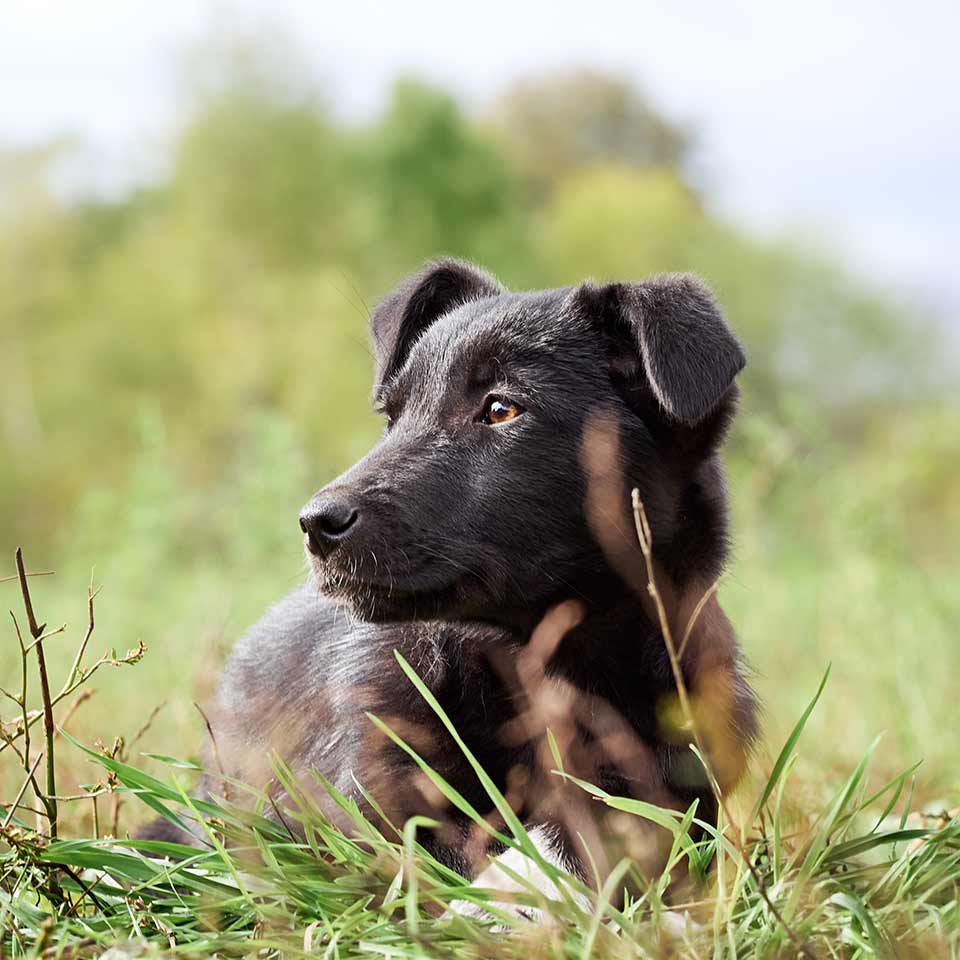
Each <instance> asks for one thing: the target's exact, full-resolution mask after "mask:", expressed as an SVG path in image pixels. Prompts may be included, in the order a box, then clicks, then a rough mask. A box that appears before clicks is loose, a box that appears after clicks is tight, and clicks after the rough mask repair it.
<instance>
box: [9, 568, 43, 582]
mask: <svg viewBox="0 0 960 960" xmlns="http://www.w3.org/2000/svg"><path fill="white" fill-rule="evenodd" d="M54 573H56V571H55V570H34V571H33V572H32V573H25V574H24V576H25V577H52V576H53V575H54ZM19 579H20V574H19V573H12V574H10V576H9V577H0V583H9V582H10V581H11V580H19Z"/></svg>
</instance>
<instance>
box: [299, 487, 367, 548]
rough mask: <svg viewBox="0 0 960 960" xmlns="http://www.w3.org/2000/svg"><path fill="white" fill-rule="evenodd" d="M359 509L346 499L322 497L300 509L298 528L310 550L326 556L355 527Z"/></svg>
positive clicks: (358, 517)
mask: <svg viewBox="0 0 960 960" xmlns="http://www.w3.org/2000/svg"><path fill="white" fill-rule="evenodd" d="M359 519H360V511H359V510H358V509H357V508H356V507H355V506H354V505H353V504H352V503H350V502H349V501H348V500H346V499H341V498H336V499H335V498H332V497H324V498H323V499H320V500H313V501H311V502H310V503H308V504H307V506H305V507H304V508H303V510H301V511H300V529H301V530H302V531H303V532H304V533H305V534H306V535H307V546H308V547H309V548H310V550H311V552H313V553H316V554H319V555H320V556H326V555H327V554H328V553H330V551H331V550H333V548H334V547H336V546H337V544H339V543H342V542H343V541H344V540H346V539H347V537H349V536H350V534H351V533H352V532H353V530H354V529H355V528H356V525H357V521H358V520H359Z"/></svg>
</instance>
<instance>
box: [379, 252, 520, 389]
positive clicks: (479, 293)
mask: <svg viewBox="0 0 960 960" xmlns="http://www.w3.org/2000/svg"><path fill="white" fill-rule="evenodd" d="M499 293H503V287H501V286H500V284H499V283H497V281H496V280H494V279H493V277H491V276H490V275H489V274H487V273H485V272H484V271H483V270H481V269H480V268H479V267H475V266H473V265H472V264H469V263H464V262H463V261H461V260H453V259H444V260H437V261H434V262H432V263H429V264H427V265H426V266H425V267H424V268H423V269H422V270H421V271H420V272H419V273H417V274H414V275H413V276H412V277H409V278H408V279H407V280H405V281H404V282H403V283H402V284H401V285H400V286H399V287H398V288H397V289H396V290H394V291H393V293H391V294H388V295H387V296H386V297H384V299H383V300H382V301H381V302H380V304H379V305H378V306H377V308H376V310H374V311H373V316H372V317H371V318H370V330H371V333H372V335H373V345H374V357H375V359H376V365H377V369H376V379H377V385H378V386H379V385H380V384H383V383H385V382H386V381H387V380H389V379H390V377H392V376H393V375H394V374H395V373H396V372H397V371H398V370H399V369H400V368H401V367H402V366H403V363H404V361H405V360H406V359H407V355H408V354H409V353H410V348H411V346H413V343H414V341H415V340H416V339H417V338H418V337H419V336H420V335H421V334H422V333H423V331H424V330H426V329H427V327H429V326H430V324H431V323H433V322H434V321H435V320H436V319H437V318H438V317H441V316H443V314H445V313H447V312H448V311H450V310H452V309H453V308H454V307H457V306H459V305H460V304H462V303H466V302H467V301H468V300H479V299H481V298H482V297H492V296H496V295H497V294H499Z"/></svg>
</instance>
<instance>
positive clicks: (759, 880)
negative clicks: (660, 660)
mask: <svg viewBox="0 0 960 960" xmlns="http://www.w3.org/2000/svg"><path fill="white" fill-rule="evenodd" d="M631 499H632V502H633V519H634V524H635V525H636V528H637V539H638V541H639V542H640V552H641V553H642V554H643V560H644V564H645V565H646V569H647V592H648V593H649V594H650V596H651V598H652V599H653V602H654V605H655V606H656V609H657V618H658V619H659V621H660V629H661V632H662V633H663V642H664V646H665V647H666V649H667V656H668V657H669V659H670V668H671V670H672V671H673V679H674V683H675V684H676V687H677V698H678V699H679V701H680V709H681V710H682V711H683V716H684V719H685V720H686V722H687V724H688V725H689V727H690V733H691V736H692V737H693V742H694V744H695V745H696V748H697V751H698V753H699V755H700V760H701V762H702V763H703V765H704V769H705V771H706V774H707V779H708V780H709V782H710V788H711V790H712V791H713V794H714V797H715V798H716V801H717V803H718V805H719V806H720V809H721V810H722V811H723V817H724V820H725V822H726V823H728V824H733V823H734V819H733V817H732V816H731V815H730V809H729V807H728V805H727V801H726V798H725V797H724V795H723V791H722V790H721V789H720V784H719V782H718V780H717V778H716V776H715V774H714V771H713V768H712V766H711V764H710V756H709V754H708V753H707V750H706V747H705V744H704V740H703V737H702V736H701V735H700V730H699V727H698V725H697V718H696V715H695V713H694V710H693V708H692V706H691V703H690V696H689V693H688V691H687V684H686V681H685V680H684V677H683V669H682V667H681V662H680V655H679V653H678V652H677V649H676V647H675V646H674V643H673V634H672V632H671V630H670V621H669V618H668V616H667V611H666V608H665V606H664V604H663V599H662V597H661V596H660V591H659V590H658V589H657V583H656V576H655V572H654V565H653V536H652V534H651V531H650V523H649V521H648V520H647V513H646V510H644V508H643V503H642V501H641V500H640V491H639V490H638V489H636V488H634V490H633V493H632V495H631ZM716 588H717V584H714V585H713V587H712V588H711V590H710V591H708V592H707V597H706V598H705V599H701V602H700V603H699V604H697V607H696V609H695V610H694V612H693V616H692V617H691V622H690V624H688V626H687V628H686V630H685V632H684V638H683V644H682V646H681V649H682V648H683V647H685V646H686V643H687V640H688V639H689V636H690V632H691V630H692V629H693V622H694V621H695V620H696V618H697V616H698V615H699V613H700V611H701V610H702V609H703V607H704V605H705V604H706V602H707V599H709V595H710V594H712V593H713V592H714V591H715V590H716ZM730 840H731V842H732V843H733V845H734V847H735V848H736V850H737V853H738V854H739V855H740V858H741V860H742V861H743V863H744V864H745V865H746V867H747V869H748V870H749V871H750V875H751V876H752V877H753V880H754V883H756V885H757V890H758V892H759V893H760V896H761V897H762V898H763V901H764V903H765V904H766V905H767V908H768V909H769V910H770V913H771V914H772V915H773V916H774V917H775V918H776V920H777V923H779V924H780V926H781V927H782V928H783V931H784V933H786V935H787V937H789V939H790V942H791V943H792V944H793V947H794V949H795V950H796V951H797V954H798V955H800V956H803V957H810V958H811V960H813V953H812V952H811V951H810V948H809V947H808V946H807V945H806V944H805V943H804V942H803V941H802V940H801V939H800V938H799V937H798V936H797V934H796V932H795V931H794V930H793V928H792V927H791V926H790V924H789V923H787V921H786V919H785V918H784V916H783V914H782V913H781V912H780V910H779V909H778V907H777V905H776V904H775V903H774V902H773V900H771V899H770V895H769V893H768V891H767V887H766V884H765V883H764V881H763V877H761V876H760V873H759V871H758V870H757V868H756V867H755V866H754V863H753V860H752V859H751V857H750V856H749V855H748V854H747V851H746V849H745V848H744V846H743V844H742V842H741V840H740V838H739V837H737V836H736V831H732V833H731V836H730ZM719 852H720V853H722V850H721V851H719Z"/></svg>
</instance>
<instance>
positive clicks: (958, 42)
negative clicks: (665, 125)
mask: <svg viewBox="0 0 960 960" xmlns="http://www.w3.org/2000/svg"><path fill="white" fill-rule="evenodd" d="M261 24H268V25H272V26H276V27H279V28H280V29H283V30H286V31H287V32H288V33H289V34H290V35H291V36H292V37H294V38H295V39H296V40H297V42H298V43H299V44H300V45H301V48H302V50H301V53H302V54H303V55H305V56H306V57H307V58H308V60H309V62H310V63H311V65H312V66H313V67H315V69H316V71H317V74H318V76H320V77H321V78H322V79H323V80H325V81H326V82H327V84H328V86H329V88H330V92H331V94H332V99H334V100H335V102H336V103H337V105H338V108H339V109H340V110H341V111H343V112H346V113H347V114H357V113H364V114H365V113H369V112H370V111H372V110H374V109H376V107H377V106H378V105H379V104H380V103H381V102H382V99H383V96H384V93H385V91H386V89H387V87H388V85H389V83H390V81H391V79H392V78H393V77H394V76H395V74H396V73H397V72H398V71H401V70H403V71H411V70H413V71H417V72H419V73H421V74H423V75H425V76H427V77H430V78H434V79H437V80H439V81H442V82H443V83H444V84H446V85H447V86H449V87H451V88H452V89H453V90H455V91H457V92H459V93H460V95H461V96H462V97H463V98H464V100H465V101H466V102H468V103H471V104H472V103H481V102H482V101H483V100H484V99H486V98H487V97H489V96H490V95H491V94H493V93H494V92H495V91H497V90H498V89H500V88H501V87H502V86H503V85H504V84H505V83H506V82H507V81H508V80H509V79H510V78H511V77H512V76H514V75H516V74H520V73H529V72H532V71H538V70H542V69H544V68H548V67H552V66H557V67H569V66H572V65H591V66H596V67H601V68H602V67H610V68H614V69H618V70H623V71H626V72H627V73H629V74H631V75H633V76H634V77H636V78H637V80H638V81H640V82H641V83H642V84H643V85H644V86H645V87H646V88H647V90H648V91H649V92H650V93H651V94H652V95H653V97H654V99H655V101H656V102H658V103H660V104H661V105H662V106H663V107H664V108H665V109H666V110H667V112H668V113H670V114H671V115H673V116H675V117H678V118H680V119H681V120H689V121H691V122H692V123H693V124H694V125H695V126H696V127H697V128H698V130H699V133H700V143H701V149H700V154H699V157H698V168H699V169H700V170H702V171H703V172H704V177H705V181H706V183H707V184H708V186H709V187H710V188H711V189H710V192H711V194H712V195H713V196H714V197H715V199H716V202H717V204H718V206H719V207H720V209H721V210H722V211H723V212H724V213H726V214H728V215H729V216H731V217H732V218H734V219H736V220H739V221H740V222H743V223H746V224H749V225H751V226H754V227H755V228H757V229H760V230H780V229H783V228H787V227H790V228H798V229H800V230H802V231H805V232H806V233H808V234H812V235H813V236H814V237H817V238H819V239H820V240H822V241H824V242H826V243H827V244H829V245H832V247H833V248H834V249H836V250H837V251H839V252H840V253H841V254H842V255H843V256H844V257H845V258H846V260H847V261H848V262H849V263H851V264H852V265H853V266H854V267H855V268H856V269H858V270H859V271H860V272H862V273H866V274H867V275H868V276H870V277H871V278H872V279H873V281H874V282H875V283H878V284H880V285H882V286H887V287H890V288H892V289H894V290H895V291H897V292H898V293H899V294H900V295H901V296H902V297H903V298H904V299H906V300H907V301H913V302H914V303H915V305H916V306H917V308H918V309H919V310H922V311H923V312H928V311H934V312H937V313H940V314H941V315H942V316H944V317H945V318H947V319H948V320H949V321H952V324H953V325H954V326H955V328H960V269H958V267H960V54H958V47H960V0H914V2H911V3H909V4H908V3H892V2H885V0H844V2H836V0H834V2H827V0H807V2H805V3H803V4H788V3H786V2H776V0H725V2H720V3H718V2H711V0H687V2H684V0H674V2H663V3H651V2H647V0H623V2H616V0H593V2H590V3H583V2H579V3H573V2H569V0H554V2H549V0H531V2H523V0H512V2H504V0H488V2H486V3H481V4H473V5H468V4H462V3H461V4H453V3H440V2H437V0H392V2H381V3H375V2H372V0H313V2H307V0H304V2H286V3H284V2H280V0H275V2H273V3H269V2H267V0H236V2H233V3H229V4H211V3H196V2H191V3H188V2H178V0H168V2H166V3H164V4H158V3H146V2H141V0H94V2H92V3H77V2H75V0H60V2H55V0H46V2H42V0H36V2H26V0H4V2H3V3H2V5H0V142H2V141H7V142H10V141H13V142H24V141H30V140H36V139H42V138H45V137H48V136H51V135H53V134H55V133H59V132H63V131H72V132H75V133H78V134H80V135H81V136H82V137H83V138H84V139H85V140H87V141H89V142H90V143H91V144H92V145H93V146H94V148H95V150H94V155H95V156H97V157H98V158H99V159H98V164H99V169H98V171H97V172H98V175H99V176H100V177H101V178H106V180H107V181H108V182H109V180H110V179H111V178H113V179H117V180H120V179H127V180H128V179H130V178H134V179H135V178H136V176H138V175H139V172H140V171H143V170H149V169H150V163H151V159H152V158H155V157H156V156H157V155H158V153H159V151H160V149H161V148H162V145H163V143H164V142H165V138H166V137H167V136H168V135H169V132H170V130H171V127H172V124H173V123H174V122H175V119H176V117H177V115H178V105H179V103H180V101H179V91H178V81H177V76H178V74H177V70H178V54H179V53H180V52H182V51H183V50H184V49H185V48H186V47H188V46H189V45H190V44H191V43H193V42H195V41H196V40H197V39H198V38H201V37H203V36H205V35H208V34H209V33H210V32H211V30H215V29H217V28H218V27H219V28H221V29H223V28H230V27H231V26H233V27H239V28H240V29H241V30H242V29H243V28H245V27H246V28H250V27H251V26H253V27H254V28H256V27H257V25H261Z"/></svg>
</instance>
